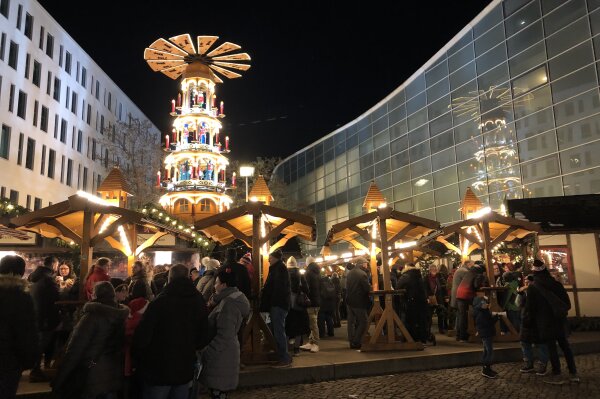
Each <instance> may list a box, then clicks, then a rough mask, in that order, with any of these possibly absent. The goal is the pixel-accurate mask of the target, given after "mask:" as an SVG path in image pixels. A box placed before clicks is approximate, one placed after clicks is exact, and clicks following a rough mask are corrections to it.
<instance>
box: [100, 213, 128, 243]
mask: <svg viewBox="0 0 600 399" xmlns="http://www.w3.org/2000/svg"><path fill="white" fill-rule="evenodd" d="M122 219H123V217H120V218H118V219H117V220H115V221H114V222H112V223H111V224H110V226H108V227H107V228H106V229H105V230H104V231H103V232H102V233H98V234H96V235H95V236H94V237H93V238H92V246H96V245H98V243H100V241H102V240H104V239H105V238H106V237H108V236H112V235H113V234H115V232H116V231H117V229H118V228H119V226H121V225H123V224H124V223H127V221H126V220H122Z"/></svg>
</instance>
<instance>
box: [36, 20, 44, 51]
mask: <svg viewBox="0 0 600 399" xmlns="http://www.w3.org/2000/svg"><path fill="white" fill-rule="evenodd" d="M44 33H45V30H44V27H43V26H40V43H39V46H38V47H39V48H40V50H42V51H44Z"/></svg>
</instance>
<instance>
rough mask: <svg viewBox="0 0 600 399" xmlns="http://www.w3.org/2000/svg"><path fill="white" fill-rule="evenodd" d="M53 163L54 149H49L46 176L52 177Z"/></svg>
mask: <svg viewBox="0 0 600 399" xmlns="http://www.w3.org/2000/svg"><path fill="white" fill-rule="evenodd" d="M55 164H56V151H54V150H52V149H51V150H49V151H48V174H47V176H48V177H49V178H51V179H54V166H55Z"/></svg>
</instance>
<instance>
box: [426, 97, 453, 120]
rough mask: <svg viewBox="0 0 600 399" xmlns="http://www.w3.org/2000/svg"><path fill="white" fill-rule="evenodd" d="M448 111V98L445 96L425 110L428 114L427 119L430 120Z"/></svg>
mask: <svg viewBox="0 0 600 399" xmlns="http://www.w3.org/2000/svg"><path fill="white" fill-rule="evenodd" d="M449 109H450V96H445V97H443V98H440V99H439V100H437V101H436V102H434V103H433V104H430V105H429V106H428V107H427V110H428V113H429V119H430V120H431V119H434V118H437V117H438V116H440V115H442V114H443V113H445V112H447V111H448V110H449Z"/></svg>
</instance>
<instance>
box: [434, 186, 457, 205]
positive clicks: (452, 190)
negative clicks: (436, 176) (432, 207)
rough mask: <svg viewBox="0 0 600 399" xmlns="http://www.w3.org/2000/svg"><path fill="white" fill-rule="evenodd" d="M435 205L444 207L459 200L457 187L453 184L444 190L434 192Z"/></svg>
mask: <svg viewBox="0 0 600 399" xmlns="http://www.w3.org/2000/svg"><path fill="white" fill-rule="evenodd" d="M434 195H435V204H436V205H445V204H449V203H451V202H456V201H458V200H459V197H458V186H457V185H455V184H453V185H451V186H447V187H444V188H439V189H437V190H435V194H434Z"/></svg>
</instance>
